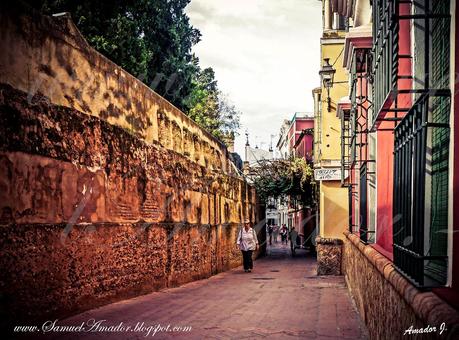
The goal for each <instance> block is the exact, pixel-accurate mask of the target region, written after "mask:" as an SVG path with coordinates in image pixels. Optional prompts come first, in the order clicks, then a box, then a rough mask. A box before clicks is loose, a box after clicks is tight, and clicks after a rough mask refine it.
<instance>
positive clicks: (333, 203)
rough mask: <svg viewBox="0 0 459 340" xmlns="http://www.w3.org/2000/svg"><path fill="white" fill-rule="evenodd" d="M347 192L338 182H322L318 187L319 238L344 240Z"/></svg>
mask: <svg viewBox="0 0 459 340" xmlns="http://www.w3.org/2000/svg"><path fill="white" fill-rule="evenodd" d="M348 221H349V215H348V192H347V190H346V189H345V188H342V187H341V182H340V181H323V182H322V183H321V185H320V236H322V237H326V238H340V239H342V238H344V236H343V232H344V231H345V230H346V229H347V227H348V225H349V223H348Z"/></svg>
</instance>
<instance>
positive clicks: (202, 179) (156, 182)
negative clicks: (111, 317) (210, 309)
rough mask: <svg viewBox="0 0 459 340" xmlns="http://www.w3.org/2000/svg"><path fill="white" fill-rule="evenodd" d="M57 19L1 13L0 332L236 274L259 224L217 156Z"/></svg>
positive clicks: (251, 201) (210, 143)
mask: <svg viewBox="0 0 459 340" xmlns="http://www.w3.org/2000/svg"><path fill="white" fill-rule="evenodd" d="M60 20H61V19H59V20H57V21H55V20H53V19H51V18H44V17H41V16H30V15H29V16H28V15H19V14H18V13H16V12H15V10H8V11H0V29H1V31H0V32H1V33H0V49H1V52H0V317H1V319H2V321H1V322H2V324H3V323H4V324H9V323H12V322H14V323H16V324H21V323H22V324H24V322H23V321H28V322H29V323H27V324H30V322H31V321H33V320H41V319H43V318H50V317H56V318H62V317H64V316H66V315H69V314H73V313H76V312H78V311H82V310H85V309H88V308H93V307H96V306H99V305H102V304H105V303H109V302H112V301H116V300H120V299H123V298H127V297H132V296H136V295H139V294H144V293H147V292H150V291H154V290H157V289H160V288H162V287H168V286H174V285H178V284H181V283H184V282H188V281H191V280H195V279H199V278H205V277H208V276H210V275H212V274H215V273H217V272H220V271H223V270H226V269H229V268H232V267H235V266H237V265H239V264H240V263H241V256H240V253H239V251H237V250H236V247H235V243H236V235H237V232H238V228H239V226H240V224H241V222H242V221H245V220H249V221H251V223H252V224H255V223H256V222H257V221H258V220H259V214H258V208H257V202H256V195H255V191H254V189H253V188H252V187H250V186H248V185H247V183H246V182H244V181H243V180H242V179H241V178H239V177H237V176H236V175H235V174H233V173H232V172H231V171H230V170H231V167H230V166H229V165H228V163H227V162H228V159H227V156H226V155H227V152H226V149H225V147H224V146H223V145H221V144H220V143H219V142H218V141H217V140H215V139H213V138H212V137H211V136H210V135H209V134H208V133H206V132H205V131H203V130H202V129H200V128H199V127H197V125H196V124H194V123H193V122H191V121H189V120H188V118H186V117H185V116H184V115H183V114H182V113H180V112H179V111H178V110H177V109H175V108H174V107H172V106H171V105H170V104H169V103H167V102H166V101H165V100H164V99H162V98H161V97H159V96H158V95H157V94H155V93H154V92H153V91H151V90H149V89H148V88H146V87H145V86H144V85H143V84H141V83H140V82H139V81H138V80H136V79H134V78H133V77H131V76H130V75H128V74H127V73H126V72H124V71H123V70H121V69H120V68H119V67H117V66H116V65H114V64H112V63H111V62H109V61H108V60H107V59H105V58H104V57H102V56H100V55H99V54H97V53H96V52H95V51H94V50H92V49H90V48H89V47H88V46H87V45H85V44H84V41H82V40H81V37H80V38H78V39H80V40H81V41H80V40H78V39H77V37H78V36H77V35H75V34H76V33H75V31H74V26H73V25H71V24H70V23H69V22H68V21H67V20H65V21H60ZM40 65H41V66H40ZM21 67H22V69H21ZM40 70H41V71H40ZM15 73H17V74H15ZM42 73H43V75H42ZM87 77H101V79H99V80H100V82H98V83H97V85H94V86H93V85H88V86H89V87H91V86H93V88H92V87H91V91H89V92H87V93H86V94H85V93H84V92H81V91H80V90H79V89H81V88H82V87H83V88H84V86H87V84H86V82H87V81H88V78H87ZM37 79H42V81H41V82H40V84H41V85H40V86H39V87H38V88H37V89H36V90H35V91H32V92H30V86H32V85H33V84H35V81H36V80H37ZM51 79H53V80H51ZM53 82H57V83H60V84H61V85H60V87H58V88H56V87H53V85H51V83H53ZM123 82H124V83H123ZM89 83H90V82H89ZM105 93H108V99H107V100H106V101H103V100H101V98H104V97H105ZM129 101H130V102H131V104H130V105H131V106H129ZM104 105H107V107H105V110H106V112H108V113H107V115H106V116H105V115H104V114H102V107H103V106H104ZM110 105H112V108H111V109H110ZM123 105H125V106H123ZM114 107H117V109H113V108H114ZM160 109H161V110H163V113H162V114H161V116H162V118H163V120H164V121H167V119H169V121H170V122H175V123H174V124H172V123H171V124H172V125H174V126H175V128H174V129H172V127H171V128H170V129H169V130H167V129H163V130H162V133H164V136H163V137H158V136H157V135H158V133H157V132H158V129H157V128H156V127H157V125H158V124H162V123H157V120H156V113H157V111H158V110H160ZM115 112H118V113H116V114H115ZM129 117H130V118H129ZM164 117H168V118H167V119H165V118H164ZM188 133H190V134H191V135H192V137H190V138H191V139H190V140H187V139H186V138H185V139H184V137H183V136H185V134H188ZM165 140H169V141H170V140H172V141H173V142H170V143H165ZM187 141H188V142H187ZM177 145H180V147H179V146H177ZM183 145H186V148H185V149H186V150H188V151H186V150H184V148H183V147H182V146H183ZM196 150H199V151H196ZM198 156H199V157H198ZM260 237H261V238H263V235H260ZM2 326H3V325H2Z"/></svg>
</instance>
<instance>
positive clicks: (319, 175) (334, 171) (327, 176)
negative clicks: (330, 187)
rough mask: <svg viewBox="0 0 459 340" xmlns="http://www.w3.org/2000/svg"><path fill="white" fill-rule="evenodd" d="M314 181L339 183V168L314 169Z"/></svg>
mask: <svg viewBox="0 0 459 340" xmlns="http://www.w3.org/2000/svg"><path fill="white" fill-rule="evenodd" d="M314 179H315V180H316V181H339V180H341V169H340V168H328V169H327V168H325V169H314Z"/></svg>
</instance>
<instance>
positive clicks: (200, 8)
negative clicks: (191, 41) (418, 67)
mask: <svg viewBox="0 0 459 340" xmlns="http://www.w3.org/2000/svg"><path fill="white" fill-rule="evenodd" d="M186 12H187V13H188V15H189V17H190V20H191V23H192V25H193V26H194V27H196V28H198V29H199V30H200V31H201V34H202V37H201V42H199V43H198V44H197V45H196V46H195V47H194V49H193V50H194V52H195V53H196V55H197V56H198V57H199V60H200V64H201V67H209V66H210V67H212V68H213V69H214V70H215V73H216V79H217V80H218V86H219V88H220V90H222V91H223V92H224V93H227V94H228V96H229V98H230V99H231V101H232V102H233V103H234V104H235V105H236V107H237V108H238V109H239V110H240V111H241V112H242V116H241V125H242V126H241V129H240V131H239V133H240V135H239V136H238V137H237V138H236V152H238V153H239V154H240V155H241V156H242V157H243V158H244V144H245V131H246V130H248V132H249V140H250V144H251V145H252V146H255V145H256V144H258V146H259V147H261V148H264V149H267V148H268V147H269V143H270V139H271V135H276V137H275V138H274V140H273V145H274V146H275V144H276V138H277V137H278V136H277V135H278V132H279V129H280V126H281V123H282V121H283V119H290V118H292V116H293V114H294V113H295V112H305V111H306V112H312V111H313V100H312V93H311V91H312V89H313V88H315V87H317V86H318V85H319V84H320V81H319V76H318V71H319V66H320V41H319V39H320V35H321V27H322V24H321V2H320V1H318V0H192V1H191V3H190V5H188V7H187V9H186Z"/></svg>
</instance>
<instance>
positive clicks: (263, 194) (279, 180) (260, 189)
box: [249, 157, 313, 204]
mask: <svg viewBox="0 0 459 340" xmlns="http://www.w3.org/2000/svg"><path fill="white" fill-rule="evenodd" d="M258 163H259V164H257V165H256V166H253V167H251V168H250V173H249V178H250V180H251V181H252V182H253V184H254V186H255V188H256V190H257V193H258V195H259V197H260V199H261V200H262V201H267V199H268V198H269V197H273V198H279V197H286V196H289V197H290V198H291V199H293V200H297V201H301V202H302V203H304V204H310V203H311V202H312V200H313V197H312V195H313V192H312V191H313V186H312V182H313V170H312V168H311V166H310V165H309V164H308V163H307V162H306V160H305V159H304V158H293V157H292V158H290V159H288V160H283V159H278V160H263V161H260V162H258Z"/></svg>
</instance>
